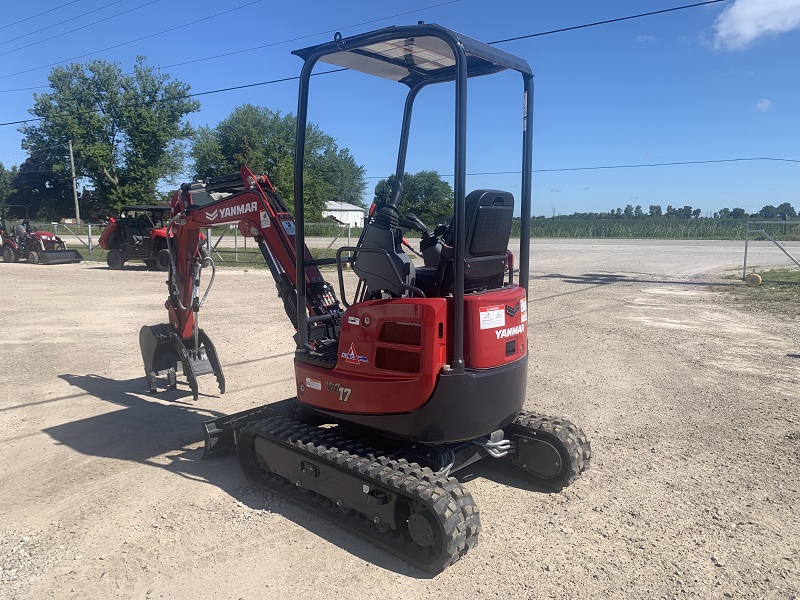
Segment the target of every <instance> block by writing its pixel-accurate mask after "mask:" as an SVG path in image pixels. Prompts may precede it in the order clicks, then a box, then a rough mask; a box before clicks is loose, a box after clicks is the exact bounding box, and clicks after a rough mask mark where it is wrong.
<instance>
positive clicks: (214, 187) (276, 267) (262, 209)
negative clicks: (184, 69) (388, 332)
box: [139, 167, 342, 399]
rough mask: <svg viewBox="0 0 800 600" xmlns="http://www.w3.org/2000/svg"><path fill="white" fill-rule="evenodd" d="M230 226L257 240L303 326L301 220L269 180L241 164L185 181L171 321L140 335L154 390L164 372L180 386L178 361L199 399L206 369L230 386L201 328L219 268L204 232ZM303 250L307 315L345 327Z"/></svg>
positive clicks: (176, 208) (176, 217) (173, 236)
mask: <svg viewBox="0 0 800 600" xmlns="http://www.w3.org/2000/svg"><path fill="white" fill-rule="evenodd" d="M197 192H204V197H205V198H209V197H210V198H212V199H213V198H215V197H218V196H222V197H221V198H219V199H214V200H212V201H211V202H208V203H204V204H199V203H196V202H195V201H194V199H193V196H194V195H195V194H196V193H197ZM209 195H210V196H209ZM225 224H236V225H237V226H238V229H239V231H240V232H241V234H242V235H244V236H247V237H252V238H254V240H255V241H256V242H257V244H258V246H259V248H260V250H261V254H262V256H263V258H264V261H265V263H266V264H267V266H268V267H269V270H270V272H271V274H272V276H273V279H274V281H275V285H276V287H277V290H278V296H279V297H280V298H281V300H282V301H283V306H284V309H285V311H286V314H287V316H288V317H289V320H290V321H291V322H292V325H293V326H294V327H295V329H297V286H296V270H295V265H296V255H295V243H294V235H295V224H294V220H293V219H292V216H291V214H290V213H289V209H288V208H287V207H286V205H285V204H284V202H283V199H282V198H281V197H280V195H279V194H278V193H277V191H276V190H275V188H274V186H273V185H272V183H271V182H270V180H269V178H268V177H267V176H266V175H259V176H256V175H254V174H253V173H252V172H251V171H250V169H248V168H247V167H242V169H241V172H240V174H238V175H228V176H223V177H215V178H210V179H208V180H206V181H205V183H204V184H203V185H201V186H198V184H184V185H183V186H182V187H181V189H180V190H179V191H178V192H176V194H175V196H174V197H173V200H172V219H171V220H170V222H169V224H168V226H167V247H168V249H169V251H170V263H171V264H170V270H169V277H168V280H167V287H168V290H169V296H168V298H167V301H166V303H165V306H166V309H167V313H168V315H169V324H161V325H146V326H144V327H143V328H142V329H141V331H140V334H139V343H140V346H141V350H142V359H143V361H144V368H145V374H146V376H147V381H148V386H149V388H150V390H151V391H155V390H156V378H157V375H158V374H159V373H161V372H164V371H166V372H167V376H168V380H169V386H170V387H171V388H174V387H175V385H176V376H175V368H176V365H177V363H178V362H180V363H181V365H182V369H183V374H184V375H185V376H186V378H187V381H188V383H189V386H190V387H191V389H192V393H193V396H194V398H195V399H196V398H197V396H198V387H197V377H198V376H200V375H205V374H211V373H213V374H214V375H216V378H217V382H218V384H219V389H220V393H224V391H225V377H224V375H223V373H222V368H221V366H220V364H219V360H218V358H217V354H216V350H215V349H214V346H213V344H212V343H211V340H210V339H209V338H208V336H207V335H206V334H205V332H203V330H202V329H200V328H199V326H198V318H199V312H200V308H201V307H202V306H203V303H204V302H205V299H206V297H207V296H208V293H209V291H210V289H211V286H212V285H213V281H214V271H215V265H214V261H213V259H212V258H211V257H209V256H203V254H201V253H200V251H199V250H198V242H199V239H200V232H201V230H202V229H205V228H208V227H213V226H216V225H225ZM305 254H306V256H305V261H306V264H307V265H308V267H307V268H306V270H305V279H306V289H307V293H306V308H307V310H308V313H309V315H310V317H309V319H308V321H309V322H310V323H311V324H312V326H314V327H316V328H324V329H327V330H328V336H329V337H331V338H335V337H336V335H337V333H338V329H339V327H340V326H341V312H342V308H341V306H340V304H339V301H338V299H337V298H336V296H335V294H334V291H333V288H332V286H331V285H330V284H329V283H328V282H327V281H325V279H324V278H323V276H322V274H321V273H320V271H319V269H318V267H317V264H318V261H315V260H314V259H313V258H312V256H311V254H310V252H309V251H308V248H305ZM206 269H210V270H211V277H210V279H209V282H208V284H207V286H206V287H205V289H203V288H202V284H201V279H202V273H203V271H204V270H206ZM317 337H319V336H317Z"/></svg>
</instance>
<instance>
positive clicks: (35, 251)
mask: <svg viewBox="0 0 800 600" xmlns="http://www.w3.org/2000/svg"><path fill="white" fill-rule="evenodd" d="M5 208H6V209H22V210H21V211H19V212H21V213H22V215H23V217H22V221H21V222H20V223H17V224H16V225H14V226H9V227H7V226H6V218H7V217H6V213H5V211H4V213H3V215H2V217H0V235H2V238H3V261H4V262H7V263H15V262H19V260H20V259H21V258H22V259H25V260H27V261H28V262H29V263H31V264H33V265H39V264H41V265H55V264H65V263H76V262H81V261H82V260H83V256H81V254H80V252H78V251H77V250H68V249H67V246H66V244H65V243H64V242H63V241H62V240H61V238H60V237H58V236H57V235H54V234H52V233H50V232H49V231H39V230H38V229H36V228H35V227H32V226H31V220H30V214H29V212H28V207H27V206H22V205H18V204H8V205H6V207H5Z"/></svg>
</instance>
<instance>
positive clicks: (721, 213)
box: [716, 208, 731, 219]
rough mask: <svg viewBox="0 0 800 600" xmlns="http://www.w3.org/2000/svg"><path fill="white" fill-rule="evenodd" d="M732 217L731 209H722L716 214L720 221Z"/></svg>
mask: <svg viewBox="0 0 800 600" xmlns="http://www.w3.org/2000/svg"><path fill="white" fill-rule="evenodd" d="M730 216H731V209H729V208H720V209H719V211H718V212H717V213H716V217H717V218H719V219H728V218H730Z"/></svg>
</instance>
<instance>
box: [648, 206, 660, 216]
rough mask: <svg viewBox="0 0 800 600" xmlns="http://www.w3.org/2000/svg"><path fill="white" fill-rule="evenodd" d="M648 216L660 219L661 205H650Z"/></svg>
mask: <svg viewBox="0 0 800 600" xmlns="http://www.w3.org/2000/svg"><path fill="white" fill-rule="evenodd" d="M650 216H651V217H660V216H661V205H660V204H651V205H650Z"/></svg>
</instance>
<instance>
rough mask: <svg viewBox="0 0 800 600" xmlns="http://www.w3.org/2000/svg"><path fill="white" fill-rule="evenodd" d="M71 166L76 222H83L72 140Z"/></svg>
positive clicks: (70, 149) (70, 144)
mask: <svg viewBox="0 0 800 600" xmlns="http://www.w3.org/2000/svg"><path fill="white" fill-rule="evenodd" d="M69 166H70V167H71V168H72V195H73V197H74V198H75V222H76V223H80V222H81V209H80V207H79V206H78V178H77V177H75V158H73V156H72V140H70V141H69Z"/></svg>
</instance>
